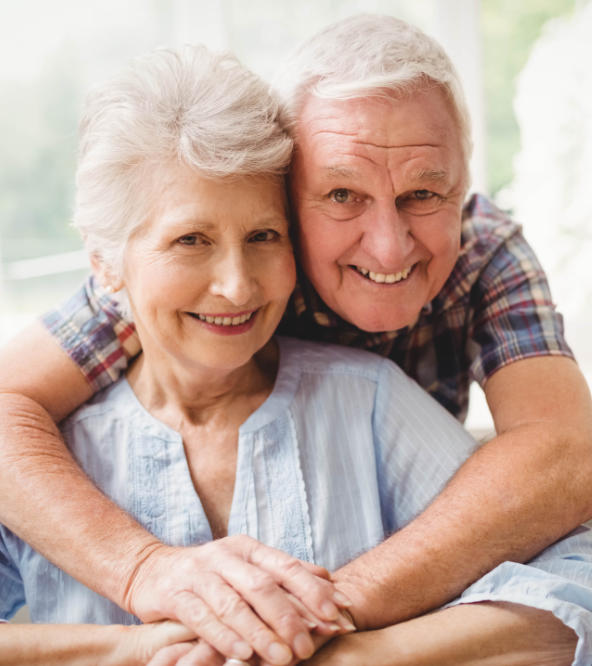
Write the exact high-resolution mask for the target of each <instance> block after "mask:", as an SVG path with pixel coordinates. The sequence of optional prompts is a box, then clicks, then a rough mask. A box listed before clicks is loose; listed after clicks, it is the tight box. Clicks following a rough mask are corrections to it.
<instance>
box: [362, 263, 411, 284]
mask: <svg viewBox="0 0 592 666" xmlns="http://www.w3.org/2000/svg"><path fill="white" fill-rule="evenodd" d="M350 268H353V269H354V270H355V271H356V272H357V273H359V274H360V275H362V276H363V277H365V278H367V279H368V280H371V281H372V282H377V283H378V284H394V283H395V282H401V280H405V279H407V278H408V277H409V274H410V273H411V271H412V270H413V268H414V267H413V266H409V267H407V268H404V269H403V270H402V271H399V272H398V273H376V272H374V271H371V270H368V269H367V268H362V267H361V266H354V265H350Z"/></svg>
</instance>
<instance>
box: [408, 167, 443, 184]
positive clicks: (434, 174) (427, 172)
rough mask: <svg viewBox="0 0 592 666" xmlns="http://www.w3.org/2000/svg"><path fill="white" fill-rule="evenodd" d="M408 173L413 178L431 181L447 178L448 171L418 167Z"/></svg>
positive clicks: (440, 180)
mask: <svg viewBox="0 0 592 666" xmlns="http://www.w3.org/2000/svg"><path fill="white" fill-rule="evenodd" d="M410 175H411V177H412V178H413V179H414V180H420V181H422V180H424V181H429V182H432V183H433V182H442V181H445V180H448V172H447V171H444V169H418V170H417V171H413V172H412V173H411V174H410Z"/></svg>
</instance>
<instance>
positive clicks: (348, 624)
mask: <svg viewBox="0 0 592 666" xmlns="http://www.w3.org/2000/svg"><path fill="white" fill-rule="evenodd" d="M341 626H342V627H343V628H344V629H345V630H346V631H357V629H356V626H355V624H352V623H351V622H350V621H349V620H343V622H342V623H341Z"/></svg>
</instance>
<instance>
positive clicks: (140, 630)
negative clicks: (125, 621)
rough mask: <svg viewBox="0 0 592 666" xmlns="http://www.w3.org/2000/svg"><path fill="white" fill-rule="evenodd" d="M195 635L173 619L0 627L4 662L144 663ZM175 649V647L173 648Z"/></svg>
mask: <svg viewBox="0 0 592 666" xmlns="http://www.w3.org/2000/svg"><path fill="white" fill-rule="evenodd" d="M192 638H193V635H192V634H191V632H190V631H188V630H187V629H186V628H185V627H183V626H182V625H180V624H176V623H174V622H162V623H158V624H153V625H149V624H145V625H142V626H130V627H126V626H121V625H111V626H103V625H94V624H93V625H89V624H76V625H72V624H70V625H68V624H62V625H60V624H6V625H0V666H14V664H19V666H95V665H96V664H102V666H144V665H145V664H146V663H147V662H148V660H150V659H151V658H153V657H154V662H152V663H158V660H159V653H160V654H165V650H166V649H167V647H168V646H175V647H176V644H179V643H180V642H181V641H189V640H190V639H192ZM173 649H174V648H173Z"/></svg>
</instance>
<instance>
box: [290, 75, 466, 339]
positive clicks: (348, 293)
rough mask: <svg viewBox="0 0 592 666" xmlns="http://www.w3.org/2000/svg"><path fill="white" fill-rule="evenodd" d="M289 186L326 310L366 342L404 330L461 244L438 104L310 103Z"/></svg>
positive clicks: (443, 107)
mask: <svg viewBox="0 0 592 666" xmlns="http://www.w3.org/2000/svg"><path fill="white" fill-rule="evenodd" d="M290 182H291V193H292V201H293V205H294V210H295V213H296V215H297V218H298V223H299V231H298V240H299V250H300V259H301V262H302V266H303V268H304V270H305V272H306V274H307V275H308V277H309V279H310V280H311V282H312V284H313V285H314V287H315V289H316V290H317V292H318V293H319V295H320V296H321V298H322V299H323V301H324V302H325V303H326V304H327V305H328V306H329V307H330V308H331V309H332V310H333V311H334V312H336V313H337V314H338V315H339V316H341V317H342V318H343V319H345V320H346V321H349V322H350V323H352V324H354V325H355V326H357V327H358V328H361V329H363V330H366V331H387V330H397V329H399V328H403V327H405V326H407V325H410V324H413V323H414V322H415V321H416V320H417V317H418V316H419V313H420V311H421V308H422V307H423V306H424V305H426V304H427V303H429V301H431V300H432V299H433V298H434V297H435V296H436V295H437V294H438V292H439V291H440V289H441V288H442V286H443V285H444V282H445V281H446V279H447V278H448V276H449V275H450V273H451V271H452V268H453V267H454V264H455V262H456V259H457V256H458V251H459V245H460V224H461V210H462V204H463V200H464V196H465V192H466V187H467V174H466V168H465V162H464V159H463V154H462V149H461V141H460V133H459V131H458V128H457V123H456V122H455V118H454V115H453V113H452V111H451V108H450V105H449V103H448V101H447V100H446V98H445V96H444V93H443V92H442V91H441V90H440V89H439V88H437V87H434V88H430V89H429V90H424V91H419V92H416V93H414V94H413V95H411V96H408V97H405V98H403V99H398V100H397V99H395V98H387V99H379V98H363V99H353V100H345V101H331V100H322V99H318V98H315V97H312V96H311V97H309V98H308V100H307V101H306V102H305V105H304V107H303V110H302V113H301V114H300V117H299V119H298V128H297V137H296V151H295V156H294V161H293V166H292V172H291V180H290Z"/></svg>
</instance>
